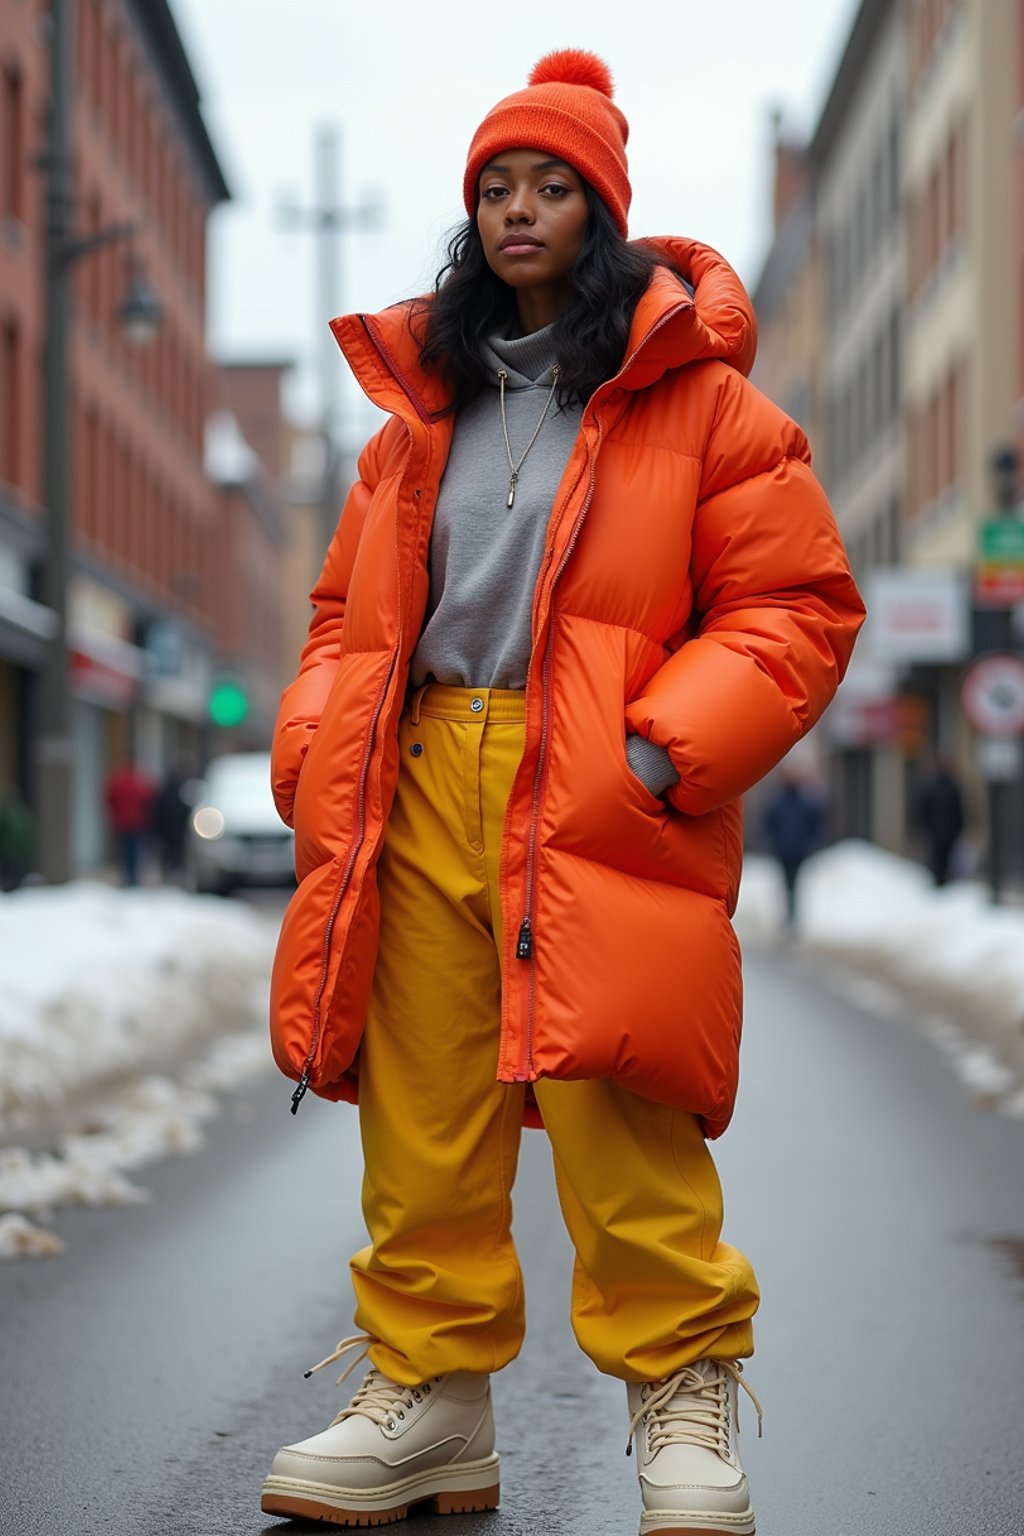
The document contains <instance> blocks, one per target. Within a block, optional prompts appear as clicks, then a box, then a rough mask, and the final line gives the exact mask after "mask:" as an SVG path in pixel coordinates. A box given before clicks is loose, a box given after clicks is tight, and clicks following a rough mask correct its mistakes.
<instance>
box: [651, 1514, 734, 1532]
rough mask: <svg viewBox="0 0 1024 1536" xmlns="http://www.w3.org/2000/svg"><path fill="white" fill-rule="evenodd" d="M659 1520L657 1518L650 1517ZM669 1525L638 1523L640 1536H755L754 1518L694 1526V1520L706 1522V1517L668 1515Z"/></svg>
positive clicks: (728, 1518)
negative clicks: (680, 1534)
mask: <svg viewBox="0 0 1024 1536" xmlns="http://www.w3.org/2000/svg"><path fill="white" fill-rule="evenodd" d="M652 1518H659V1517H652ZM664 1518H667V1519H668V1520H669V1521H670V1522H671V1523H670V1524H669V1525H665V1524H661V1525H648V1524H647V1523H646V1521H644V1520H641V1522H640V1536H679V1533H680V1532H683V1533H684V1536H755V1527H754V1516H753V1514H752V1513H751V1514H749V1515H739V1516H736V1517H735V1518H734V1519H732V1520H730V1517H729V1516H726V1517H725V1519H726V1523H725V1524H724V1525H723V1524H719V1525H694V1524H692V1523H691V1522H692V1521H694V1520H706V1519H707V1515H691V1516H686V1515H668V1516H666V1517H664Z"/></svg>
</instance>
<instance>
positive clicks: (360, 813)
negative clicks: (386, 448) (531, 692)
mask: <svg viewBox="0 0 1024 1536" xmlns="http://www.w3.org/2000/svg"><path fill="white" fill-rule="evenodd" d="M359 318H360V320H361V321H362V324H363V329H364V330H365V331H366V334H367V336H368V337H369V338H370V341H371V343H372V345H373V347H374V349H375V350H376V352H377V354H378V356H379V357H380V358H381V360H382V361H383V362H384V364H385V366H386V367H387V369H388V370H389V372H390V373H391V375H392V377H393V378H394V379H395V380H396V381H397V383H398V384H399V385H400V386H401V387H402V389H403V390H404V391H405V394H406V396H407V398H408V399H409V402H410V404H411V405H412V406H413V407H414V408H415V411H416V414H417V416H418V417H419V418H420V420H421V421H422V422H424V423H425V424H426V425H427V426H429V425H430V424H431V418H430V416H429V414H428V413H427V410H426V407H425V406H424V405H423V404H422V402H421V401H420V399H419V396H418V395H417V394H416V392H415V390H414V389H413V388H412V386H411V384H410V383H409V381H408V379H407V378H406V377H405V375H404V374H403V373H402V371H401V369H400V368H399V367H398V365H397V364H396V362H395V359H394V358H393V357H392V355H391V353H390V352H389V351H388V349H387V347H385V345H384V343H383V342H382V341H381V339H380V337H379V336H378V335H377V334H376V332H375V330H374V328H373V326H372V325H371V324H370V319H369V316H368V315H360V317H359ZM415 497H416V500H417V502H418V501H419V500H420V491H419V489H417V490H416V492H415ZM395 559H396V562H397V564H398V569H399V572H400V571H401V553H400V550H399V549H398V548H397V529H396V549H395ZM401 651H402V618H401V613H399V620H398V639H397V641H396V643H395V647H394V650H393V651H392V654H391V665H390V667H389V668H388V675H387V677H386V678H385V679H384V683H383V685H382V687H381V689H380V691H379V693H378V695H377V699H376V702H375V704H374V709H373V715H372V718H371V720H370V730H369V733H368V735H367V739H366V748H365V750H364V752H363V761H362V766H361V768H360V772H359V794H358V799H357V814H356V836H355V840H354V842H353V844H352V850H351V852H350V853H349V856H348V863H347V864H346V866H345V870H344V872H343V874H342V876H341V879H340V881H339V882H338V889H337V891H336V893H335V896H334V900H333V902H332V903H331V910H330V912H329V914H328V917H327V924H326V926H325V928H324V946H323V963H322V965H321V968H320V981H319V984H318V986H317V993H316V1000H315V1002H314V1005H313V1028H312V1032H311V1035H310V1044H309V1052H308V1054H307V1056H306V1060H305V1062H304V1063H303V1068H302V1076H301V1077H300V1078H299V1081H298V1083H297V1085H296V1088H295V1091H294V1093H293V1094H292V1114H293V1115H294V1114H297V1113H298V1108H299V1105H300V1104H301V1103H302V1100H303V1099H304V1098H305V1096H306V1091H307V1089H308V1088H309V1084H310V1080H311V1078H312V1074H313V1063H314V1061H315V1059H316V1053H317V1048H318V1046H319V1044H320V1032H321V1025H322V1020H321V1012H320V1011H321V1006H322V1003H323V995H324V988H325V987H326V985H327V972H328V969H329V967H330V954H331V939H332V937H333V935H334V924H335V921H336V919H337V916H338V912H339V910H340V908H341V903H342V901H343V900H344V897H345V892H346V891H347V889H348V886H349V882H350V880H351V878H352V871H353V870H354V868H355V862H356V859H357V858H358V857H359V852H360V849H361V848H362V846H363V843H364V841H365V838H366V781H367V778H368V777H369V772H370V762H371V760H372V758H373V744H374V740H375V739H376V735H377V724H378V722H379V720H380V716H381V711H382V710H383V708H384V700H385V699H386V698H387V694H388V689H389V688H390V686H391V679H392V678H393V677H394V675H395V667H396V666H397V665H398V658H399V656H400V655H401Z"/></svg>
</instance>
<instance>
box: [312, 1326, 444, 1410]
mask: <svg viewBox="0 0 1024 1536" xmlns="http://www.w3.org/2000/svg"><path fill="white" fill-rule="evenodd" d="M375 1342H376V1341H375V1340H374V1339H373V1338H372V1337H371V1336H370V1335H369V1334H366V1333H354V1334H353V1335H352V1336H351V1338H348V1339H341V1340H340V1341H339V1343H338V1347H337V1348H336V1349H335V1350H334V1351H333V1352H332V1353H331V1354H329V1355H327V1356H326V1357H325V1359H323V1360H321V1361H319V1363H318V1364H317V1365H313V1366H310V1368H309V1370H308V1371H306V1372H305V1373H304V1374H305V1376H306V1379H307V1380H308V1379H309V1377H310V1376H312V1375H313V1374H314V1372H316V1371H322V1370H323V1368H324V1366H325V1365H333V1364H334V1363H335V1361H336V1360H340V1359H341V1358H342V1356H343V1355H347V1354H348V1353H349V1351H350V1350H353V1349H359V1346H360V1345H362V1346H363V1347H362V1349H361V1350H360V1351H359V1354H357V1355H355V1356H354V1357H353V1359H351V1360H350V1361H349V1363H348V1365H347V1366H346V1367H345V1369H344V1370H343V1371H342V1373H341V1375H340V1376H339V1377H338V1382H337V1384H338V1386H339V1387H340V1386H341V1384H342V1383H343V1382H344V1381H345V1380H346V1379H347V1377H349V1376H351V1374H352V1372H353V1371H354V1370H355V1368H356V1366H357V1365H358V1364H359V1363H360V1361H362V1360H365V1359H366V1357H367V1355H368V1354H369V1351H370V1345H371V1344H373V1343H375ZM440 1381H441V1377H440V1376H434V1377H432V1378H431V1379H430V1381H422V1382H420V1383H419V1385H418V1386H415V1387H405V1386H403V1385H402V1384H401V1382H398V1381H392V1380H391V1377H390V1376H385V1375H384V1372H383V1371H379V1370H378V1369H377V1367H376V1366H375V1365H373V1366H371V1367H370V1369H369V1371H368V1372H367V1374H366V1376H365V1377H364V1379H363V1384H362V1386H361V1387H360V1388H359V1389H358V1390H357V1391H356V1393H355V1394H354V1396H353V1397H352V1400H351V1401H350V1402H349V1404H348V1406H347V1407H345V1408H343V1409H342V1410H341V1412H340V1413H338V1414H336V1415H335V1417H334V1418H333V1419H332V1420H331V1428H332V1429H333V1427H334V1425H335V1424H341V1423H342V1422H343V1420H345V1419H348V1418H351V1417H352V1415H353V1414H357V1413H360V1414H362V1415H363V1417H364V1418H367V1419H372V1420H373V1422H374V1423H375V1424H380V1425H382V1426H383V1427H384V1428H385V1429H396V1428H397V1427H398V1420H399V1419H404V1418H405V1415H406V1413H407V1412H408V1411H409V1410H411V1409H412V1408H413V1406H414V1405H415V1404H416V1403H420V1402H422V1401H423V1399H424V1398H425V1397H429V1396H430V1393H431V1392H432V1391H433V1389H434V1387H436V1386H437V1385H438V1383H439V1382H440Z"/></svg>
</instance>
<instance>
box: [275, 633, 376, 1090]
mask: <svg viewBox="0 0 1024 1536" xmlns="http://www.w3.org/2000/svg"><path fill="white" fill-rule="evenodd" d="M397 656H398V652H397V649H396V651H395V654H394V656H392V659H391V666H390V667H389V668H388V675H387V677H386V678H385V679H384V683H383V685H382V687H381V688H380V690H379V692H378V694H377V699H376V702H375V704H374V707H373V715H372V718H371V720H370V730H369V733H368V735H367V739H366V749H365V751H364V752H363V761H362V766H361V768H360V771H359V794H358V796H357V800H356V806H357V810H356V836H355V839H354V841H353V843H352V849H351V851H350V853H349V856H348V863H347V864H346V865H345V869H344V871H343V873H342V876H341V879H340V880H339V881H338V888H337V890H336V892H335V895H334V900H333V902H332V903H331V910H330V913H329V914H328V917H327V924H326V927H325V928H324V953H323V963H322V965H321V967H320V981H319V984H318V986H317V991H316V1001H315V1002H314V1004H313V1029H312V1033H311V1035H310V1042H309V1053H308V1055H307V1056H306V1060H305V1062H304V1064H303V1068H302V1076H301V1077H300V1078H299V1081H298V1084H297V1085H296V1088H295V1092H294V1093H293V1094H292V1114H293V1115H294V1114H297V1113H298V1109H299V1105H300V1104H301V1103H302V1100H303V1099H304V1098H305V1096H306V1090H307V1089H308V1087H309V1083H310V1078H311V1077H312V1073H313V1062H314V1060H315V1059H316V1053H317V1047H318V1046H319V1044H320V1029H321V1022H322V1021H321V1017H320V1009H321V1005H322V1003H323V996H324V988H325V987H326V985H327V972H328V969H329V966H330V956H331V937H332V935H333V933H334V924H335V920H336V918H337V916H338V911H339V909H340V907H341V903H342V901H343V900H344V898H345V892H346V891H347V890H348V887H349V882H350V881H351V879H352V871H353V870H354V868H355V863H356V859H357V858H358V857H359V852H360V849H361V848H362V846H363V843H364V841H365V840H366V781H367V779H368V777H369V773H370V761H371V759H372V757H373V743H374V739H375V737H376V734H377V722H378V721H379V719H380V715H381V710H382V709H383V708H384V700H385V699H386V698H387V693H388V689H389V687H390V686H391V679H392V677H393V676H394V673H395V664H396V661H397Z"/></svg>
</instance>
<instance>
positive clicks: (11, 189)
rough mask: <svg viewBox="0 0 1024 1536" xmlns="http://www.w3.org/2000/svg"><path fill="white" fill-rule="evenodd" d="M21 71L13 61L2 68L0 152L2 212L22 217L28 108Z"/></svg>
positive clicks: (8, 216)
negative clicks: (1, 157) (1, 158)
mask: <svg viewBox="0 0 1024 1536" xmlns="http://www.w3.org/2000/svg"><path fill="white" fill-rule="evenodd" d="M24 106H25V102H24V92H23V90H22V85H21V72H20V71H19V69H18V68H17V66H16V65H14V64H9V65H6V66H5V68H4V72H3V120H2V122H0V154H2V155H3V168H2V170H3V187H2V188H0V197H2V199H3V202H2V205H0V213H2V214H3V216H4V218H7V219H22V218H23V217H24V206H25V121H24V119H25V112H24Z"/></svg>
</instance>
